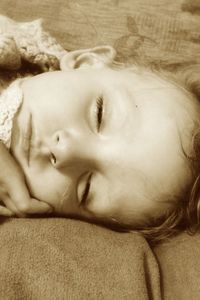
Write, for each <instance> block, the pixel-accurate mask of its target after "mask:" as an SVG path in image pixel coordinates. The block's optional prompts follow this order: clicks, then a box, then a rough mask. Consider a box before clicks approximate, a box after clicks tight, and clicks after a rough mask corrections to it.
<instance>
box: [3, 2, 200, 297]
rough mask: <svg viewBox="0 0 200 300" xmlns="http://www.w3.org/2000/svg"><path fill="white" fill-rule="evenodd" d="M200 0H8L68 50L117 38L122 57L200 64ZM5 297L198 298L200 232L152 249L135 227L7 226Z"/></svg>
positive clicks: (22, 222) (10, 11)
mask: <svg viewBox="0 0 200 300" xmlns="http://www.w3.org/2000/svg"><path fill="white" fill-rule="evenodd" d="M199 12H200V1H198V0H193V1H192V0H191V1H189V0H188V1H186V0H174V1H171V0H151V1H149V0H126V1H119V0H102V1H100V0H95V1H93V0H87V1H85V0H76V1H70V0H67V1H66V0H59V1H55V0H44V1H39V0H34V1H26V0H9V1H7V0H1V2H0V13H1V14H4V15H7V16H9V17H11V18H13V19H15V20H18V21H30V20H34V19H36V18H41V17H42V18H43V19H44V21H45V23H44V25H45V28H46V29H47V30H48V31H50V32H51V34H52V35H54V36H56V38H57V39H58V41H59V42H60V43H61V44H62V45H63V46H64V47H65V48H66V49H68V50H72V49H78V48H88V47H93V46H96V45H100V44H110V45H113V46H114V47H115V48H116V49H117V51H118V59H120V60H123V61H125V60H126V61H130V62H131V61H133V60H134V59H135V57H137V58H140V57H142V58H143V59H146V60H147V61H156V62H158V63H159V62H160V61H161V60H162V62H163V61H164V59H165V57H166V56H168V57H171V60H172V62H174V63H187V62H195V61H199V58H200V38H199V28H200V19H199V14H200V13H199ZM0 243H1V247H0V249H1V250H0V270H1V272H0V299H2V300H4V299H5V300H15V299H17V300H18V299H19V300H21V299H27V300H29V299H34V300H40V299H41V300H43V299H44V300H51V299H58V300H63V299H67V300H68V299H70V300H71V299H133V300H143V299H162V298H164V299H169V300H173V299H180V300H188V299H190V300H193V299H194V300H197V299H199V298H200V283H199V277H200V262H199V261H200V259H199V257H200V238H199V236H198V235H196V236H195V237H189V236H188V235H186V234H185V233H183V234H182V235H181V236H179V237H175V238H173V239H170V241H167V242H165V243H163V244H162V245H159V246H157V247H156V249H154V251H152V250H151V248H150V247H149V245H148V244H147V243H146V241H145V240H144V239H143V238H142V237H141V236H140V235H139V234H137V233H116V232H112V231H110V230H107V229H104V228H100V227H98V226H95V225H91V224H86V223H84V222H80V221H75V220H65V219H58V218H57V219H9V220H2V223H1V226H0Z"/></svg>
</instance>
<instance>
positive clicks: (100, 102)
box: [96, 96, 104, 132]
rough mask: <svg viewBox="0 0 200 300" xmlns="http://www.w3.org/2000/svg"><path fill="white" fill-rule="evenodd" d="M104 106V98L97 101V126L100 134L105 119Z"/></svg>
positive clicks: (100, 97)
mask: <svg viewBox="0 0 200 300" xmlns="http://www.w3.org/2000/svg"><path fill="white" fill-rule="evenodd" d="M103 104H104V103H103V97H102V96H99V97H98V98H97V100H96V126H97V131H98V132H99V130H100V128H101V123H102V119H103Z"/></svg>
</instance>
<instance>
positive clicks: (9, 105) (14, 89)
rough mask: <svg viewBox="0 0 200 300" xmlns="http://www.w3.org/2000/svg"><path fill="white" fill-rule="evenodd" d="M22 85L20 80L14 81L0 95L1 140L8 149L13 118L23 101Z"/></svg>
mask: <svg viewBox="0 0 200 300" xmlns="http://www.w3.org/2000/svg"><path fill="white" fill-rule="evenodd" d="M20 83H21V80H20V79H18V80H16V81H14V82H13V83H11V84H10V85H9V87H8V88H7V89H6V90H4V91H3V92H2V94H1V95H0V140H1V141H2V142H3V143H4V144H5V146H6V147H7V148H8V149H9V148H10V143H11V133H12V127H13V118H14V116H15V114H16V112H17V111H18V109H19V107H20V106H21V103H22V99H23V92H22V89H21V87H20Z"/></svg>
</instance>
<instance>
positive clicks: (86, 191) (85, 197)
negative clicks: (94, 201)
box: [81, 173, 92, 205]
mask: <svg viewBox="0 0 200 300" xmlns="http://www.w3.org/2000/svg"><path fill="white" fill-rule="evenodd" d="M91 178H92V173H90V174H89V176H88V178H87V181H86V184H85V188H84V190H83V193H82V195H81V205H85V204H86V203H87V200H88V198H89V193H90V186H91Z"/></svg>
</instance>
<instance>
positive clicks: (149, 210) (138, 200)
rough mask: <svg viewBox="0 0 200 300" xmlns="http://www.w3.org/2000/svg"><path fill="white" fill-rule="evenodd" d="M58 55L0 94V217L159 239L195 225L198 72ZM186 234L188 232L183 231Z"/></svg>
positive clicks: (84, 53)
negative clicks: (49, 66) (40, 217)
mask: <svg viewBox="0 0 200 300" xmlns="http://www.w3.org/2000/svg"><path fill="white" fill-rule="evenodd" d="M114 56H115V51H114V50H113V48H112V47H109V46H102V47H96V48H94V49H89V50H79V51H73V52H70V53H67V54H66V55H64V56H63V58H62V59H61V63H60V66H61V71H54V72H47V73H43V74H40V75H36V76H33V77H27V78H23V79H18V80H17V81H14V82H13V83H12V84H11V85H10V86H9V87H8V88H7V89H6V90H5V92H4V93H2V95H1V102H0V109H1V112H4V113H3V114H2V115H1V124H0V134H1V135H0V138H1V144H0V153H1V160H0V167H1V174H0V182H1V185H0V196H1V200H2V206H1V210H0V212H1V214H2V215H6V216H11V215H17V216H22V217H24V216H28V215H29V214H39V213H44V214H45V213H48V214H49V213H51V214H52V215H54V216H56V215H59V216H66V217H71V218H78V219H83V220H86V221H89V222H94V223H100V224H103V225H108V226H111V227H113V228H118V229H124V230H129V229H138V230H140V231H141V232H142V233H143V234H144V235H145V236H146V237H148V238H154V239H156V238H157V239H161V238H163V237H166V236H169V235H170V234H172V233H174V232H175V231H177V230H179V229H180V228H184V227H186V228H196V227H198V225H199V197H198V196H199V187H200V185H199V160H198V153H199V152H198V151H199V115H200V105H199V101H198V97H199V94H198V93H199V79H198V76H197V74H199V66H197V65H196V66H190V67H185V68H183V69H182V70H181V71H179V70H177V71H176V72H175V71H174V72H173V73H171V72H168V71H163V70H161V69H153V68H150V67H144V66H142V65H138V64H135V65H133V66H124V65H120V64H117V63H115V61H114ZM191 230H192V229H191Z"/></svg>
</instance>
